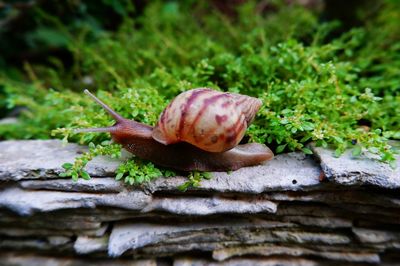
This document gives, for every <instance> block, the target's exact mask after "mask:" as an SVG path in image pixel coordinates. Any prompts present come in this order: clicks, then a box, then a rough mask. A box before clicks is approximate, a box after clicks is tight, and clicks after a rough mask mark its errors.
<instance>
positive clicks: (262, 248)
mask: <svg viewBox="0 0 400 266" xmlns="http://www.w3.org/2000/svg"><path fill="white" fill-rule="evenodd" d="M328 247H329V246H328ZM246 255H252V256H285V257H286V256H290V257H300V256H314V257H320V258H323V259H329V260H335V261H347V262H363V263H374V264H376V263H380V258H379V256H378V255H377V254H375V253H373V252H367V251H360V250H350V251H348V250H346V251H343V252H334V251H321V250H318V249H316V248H314V249H311V248H301V247H291V246H282V245H279V246H278V245H271V244H262V245H257V246H237V247H230V248H223V249H219V250H214V251H213V258H214V259H216V260H218V261H222V260H226V259H228V258H231V257H237V256H246Z"/></svg>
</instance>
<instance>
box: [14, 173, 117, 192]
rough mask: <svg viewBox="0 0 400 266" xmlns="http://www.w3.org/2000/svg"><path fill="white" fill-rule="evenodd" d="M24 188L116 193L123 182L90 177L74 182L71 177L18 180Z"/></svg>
mask: <svg viewBox="0 0 400 266" xmlns="http://www.w3.org/2000/svg"><path fill="white" fill-rule="evenodd" d="M19 185H20V186H21V187H22V188H24V189H35V190H57V191H68V192H72V191H76V192H98V193H117V192H121V191H122V190H124V184H123V183H122V182H119V181H116V180H115V179H114V178H110V177H109V178H107V177H104V178H92V179H90V180H84V179H79V180H78V181H76V182H74V181H72V180H71V179H53V180H26V181H21V182H19Z"/></svg>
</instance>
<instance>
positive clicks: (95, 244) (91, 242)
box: [74, 236, 108, 254]
mask: <svg viewBox="0 0 400 266" xmlns="http://www.w3.org/2000/svg"><path fill="white" fill-rule="evenodd" d="M107 246H108V236H104V237H96V238H95V237H88V236H79V237H78V238H77V239H76V241H75V244H74V250H75V251H76V253H78V254H90V253H94V252H102V251H103V252H107Z"/></svg>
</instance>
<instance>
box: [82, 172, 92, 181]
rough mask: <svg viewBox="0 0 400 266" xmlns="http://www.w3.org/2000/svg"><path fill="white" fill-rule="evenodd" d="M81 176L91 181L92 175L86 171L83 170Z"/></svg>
mask: <svg viewBox="0 0 400 266" xmlns="http://www.w3.org/2000/svg"><path fill="white" fill-rule="evenodd" d="M80 174H81V177H82V178H83V179H85V180H89V179H90V175H89V174H88V172H86V171H85V170H81V172H80Z"/></svg>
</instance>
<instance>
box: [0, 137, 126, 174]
mask: <svg viewBox="0 0 400 266" xmlns="http://www.w3.org/2000/svg"><path fill="white" fill-rule="evenodd" d="M0 151H1V152H0V180H21V179H39V178H44V177H46V178H51V177H57V176H58V174H59V173H61V172H63V169H62V167H61V165H62V164H64V163H66V162H73V161H74V159H75V158H76V157H77V156H79V154H81V153H82V152H85V151H87V148H86V147H83V146H79V145H76V144H71V143H69V144H63V143H62V142H61V141H60V140H35V141H30V140H26V141H24V140H18V141H13V140H10V141H2V142H0ZM120 162H121V161H120V160H113V159H110V158H107V157H101V156H99V157H97V158H95V159H94V160H93V161H92V162H90V163H89V164H88V166H87V171H88V173H89V174H90V175H92V176H106V175H114V171H115V169H116V168H117V167H118V165H119V164H120Z"/></svg>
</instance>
